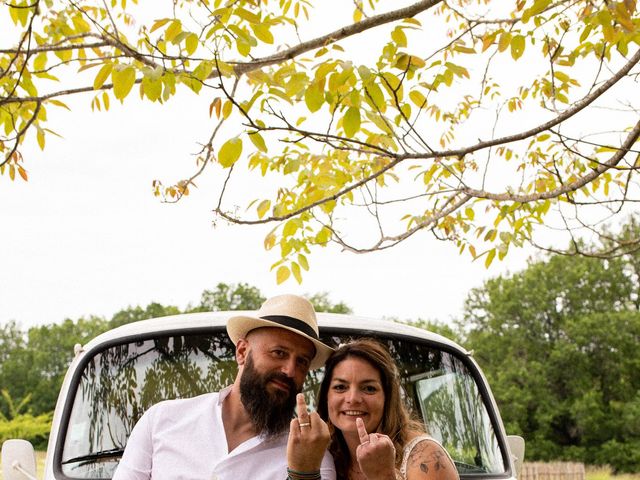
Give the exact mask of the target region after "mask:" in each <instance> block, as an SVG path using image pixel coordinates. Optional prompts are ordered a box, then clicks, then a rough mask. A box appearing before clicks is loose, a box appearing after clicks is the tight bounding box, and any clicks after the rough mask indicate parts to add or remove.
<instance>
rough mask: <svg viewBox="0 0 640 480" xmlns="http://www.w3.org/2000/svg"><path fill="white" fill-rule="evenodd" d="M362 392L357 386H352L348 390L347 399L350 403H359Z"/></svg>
mask: <svg viewBox="0 0 640 480" xmlns="http://www.w3.org/2000/svg"><path fill="white" fill-rule="evenodd" d="M360 399H361V397H360V392H359V391H358V389H357V388H350V389H349V391H348V392H347V401H348V402H350V403H358V402H360Z"/></svg>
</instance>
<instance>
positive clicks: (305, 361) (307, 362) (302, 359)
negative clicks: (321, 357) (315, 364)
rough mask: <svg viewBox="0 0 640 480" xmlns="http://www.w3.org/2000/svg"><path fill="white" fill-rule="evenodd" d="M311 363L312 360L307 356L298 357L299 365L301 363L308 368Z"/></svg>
mask: <svg viewBox="0 0 640 480" xmlns="http://www.w3.org/2000/svg"><path fill="white" fill-rule="evenodd" d="M310 364H311V362H310V361H309V360H308V359H306V358H299V359H298V365H300V366H301V367H304V368H307V367H309V365H310Z"/></svg>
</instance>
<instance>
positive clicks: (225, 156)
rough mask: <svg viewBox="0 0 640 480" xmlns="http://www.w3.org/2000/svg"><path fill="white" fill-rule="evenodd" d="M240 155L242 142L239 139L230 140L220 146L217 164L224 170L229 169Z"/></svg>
mask: <svg viewBox="0 0 640 480" xmlns="http://www.w3.org/2000/svg"><path fill="white" fill-rule="evenodd" d="M241 154H242V140H241V139H240V138H237V137H236V138H232V139H231V140H227V142H226V143H225V144H224V145H222V147H221V148H220V151H218V163H220V165H222V166H223V167H224V168H229V167H231V166H232V165H233V164H234V163H236V162H237V161H238V159H239V158H240V155H241Z"/></svg>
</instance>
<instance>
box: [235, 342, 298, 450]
mask: <svg viewBox="0 0 640 480" xmlns="http://www.w3.org/2000/svg"><path fill="white" fill-rule="evenodd" d="M271 380H276V381H278V382H281V383H284V384H286V385H287V386H288V387H289V392H288V393H287V392H285V391H284V390H276V391H275V392H274V393H272V392H270V391H269V390H268V389H267V384H268V383H269V382H270V381H271ZM297 393H298V389H297V388H296V384H295V383H294V381H293V380H292V379H291V378H289V377H287V376H286V375H285V374H284V373H282V372H271V373H267V374H264V375H262V374H260V373H259V372H258V371H257V370H256V369H255V366H254V364H253V358H252V356H251V353H249V355H248V356H247V361H246V362H245V364H244V370H243V371H242V377H241V378H240V400H241V401H242V404H243V405H244V408H245V409H246V410H247V413H248V414H249V417H250V418H251V422H252V423H253V426H254V428H255V429H256V432H257V433H258V434H262V435H264V436H266V437H267V438H273V437H276V436H278V435H279V434H280V433H282V432H283V431H285V430H286V429H287V428H288V427H289V424H290V423H291V418H292V417H293V409H294V407H295V405H296V394H297Z"/></svg>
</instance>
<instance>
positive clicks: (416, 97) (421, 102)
mask: <svg viewBox="0 0 640 480" xmlns="http://www.w3.org/2000/svg"><path fill="white" fill-rule="evenodd" d="M409 99H411V101H412V102H413V103H414V104H415V106H416V107H420V108H422V107H424V106H425V105H426V103H427V98H426V97H425V96H424V95H423V94H422V93H420V92H419V91H418V90H412V91H411V92H409Z"/></svg>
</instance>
